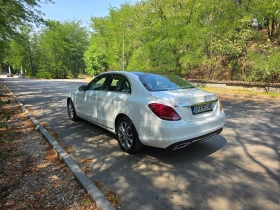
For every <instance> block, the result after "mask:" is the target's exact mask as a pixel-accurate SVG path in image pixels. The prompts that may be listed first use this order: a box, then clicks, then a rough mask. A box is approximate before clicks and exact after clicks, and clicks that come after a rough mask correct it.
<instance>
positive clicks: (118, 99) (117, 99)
mask: <svg viewBox="0 0 280 210" xmlns="http://www.w3.org/2000/svg"><path fill="white" fill-rule="evenodd" d="M114 100H115V101H121V100H122V99H121V98H118V97H117V98H114Z"/></svg>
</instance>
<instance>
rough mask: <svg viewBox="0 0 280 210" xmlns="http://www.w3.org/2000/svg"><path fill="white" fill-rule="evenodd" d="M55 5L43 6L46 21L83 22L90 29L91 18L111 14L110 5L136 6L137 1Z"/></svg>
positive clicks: (74, 0)
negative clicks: (128, 4)
mask: <svg viewBox="0 0 280 210" xmlns="http://www.w3.org/2000/svg"><path fill="white" fill-rule="evenodd" d="M53 2H54V4H51V3H47V4H44V3H43V4H41V9H40V10H41V11H42V12H43V13H44V14H45V16H44V18H45V19H51V20H59V21H65V20H73V19H76V20H82V21H83V26H86V27H89V20H90V17H104V16H107V15H108V14H109V10H108V9H109V8H110V5H111V6H112V7H117V8H119V7H120V5H121V4H123V3H131V4H134V3H136V2H137V0H53Z"/></svg>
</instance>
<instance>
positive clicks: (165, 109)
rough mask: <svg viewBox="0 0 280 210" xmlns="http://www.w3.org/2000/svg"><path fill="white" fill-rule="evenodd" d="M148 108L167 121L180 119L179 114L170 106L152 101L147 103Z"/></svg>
mask: <svg viewBox="0 0 280 210" xmlns="http://www.w3.org/2000/svg"><path fill="white" fill-rule="evenodd" d="M149 108H150V109H151V110H152V112H153V113H154V114H155V115H156V116H158V117H159V118H160V119H163V120H168V121H178V120H181V119H182V118H181V117H180V115H179V114H178V113H177V112H176V111H175V110H174V109H173V108H172V107H170V106H166V105H163V104H156V103H152V104H149Z"/></svg>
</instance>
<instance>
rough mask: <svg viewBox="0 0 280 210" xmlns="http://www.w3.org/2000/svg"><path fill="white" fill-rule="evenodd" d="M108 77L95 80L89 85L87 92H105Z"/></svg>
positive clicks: (103, 76)
mask: <svg viewBox="0 0 280 210" xmlns="http://www.w3.org/2000/svg"><path fill="white" fill-rule="evenodd" d="M106 80H107V75H101V76H99V77H96V78H94V79H93V80H92V81H91V82H90V83H89V85H88V87H87V90H104V88H105V87H106V86H105V84H106Z"/></svg>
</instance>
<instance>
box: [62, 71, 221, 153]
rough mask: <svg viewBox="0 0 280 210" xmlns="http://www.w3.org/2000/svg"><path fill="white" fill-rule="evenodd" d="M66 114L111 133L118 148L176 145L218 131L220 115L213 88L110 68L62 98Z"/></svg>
mask: <svg viewBox="0 0 280 210" xmlns="http://www.w3.org/2000/svg"><path fill="white" fill-rule="evenodd" d="M67 107H68V115H69V118H70V119H71V120H72V121H78V120H79V119H80V118H82V119H84V120H87V121H89V122H92V123H94V124H96V125H98V126H101V127H102V128H105V129H107V130H109V131H111V132H112V133H114V134H116V137H117V140H118V142H119V145H120V147H121V149H122V150H123V151H125V152H127V153H135V152H138V151H140V150H141V149H142V148H143V147H144V146H145V145H146V146H152V147H158V148H171V149H173V150H176V149H181V148H184V147H186V146H187V145H189V144H191V143H193V142H196V141H200V140H203V139H206V138H208V137H211V136H214V135H217V134H219V133H221V132H222V129H223V126H224V119H225V114H224V111H223V108H222V104H221V102H220V100H219V99H218V98H217V96H216V95H215V94H214V93H210V92H207V91H204V90H201V89H199V88H196V87H195V86H193V85H192V84H190V83H189V82H187V81H186V80H184V79H182V78H181V77H179V76H176V75H174V74H171V73H170V74H169V73H167V74H154V73H145V72H126V71H112V72H106V73H102V74H100V75H98V76H96V77H95V78H94V79H93V80H92V81H90V82H89V83H88V84H87V85H82V86H80V87H79V88H78V89H77V90H76V91H75V92H71V93H69V96H68V98H67Z"/></svg>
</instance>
